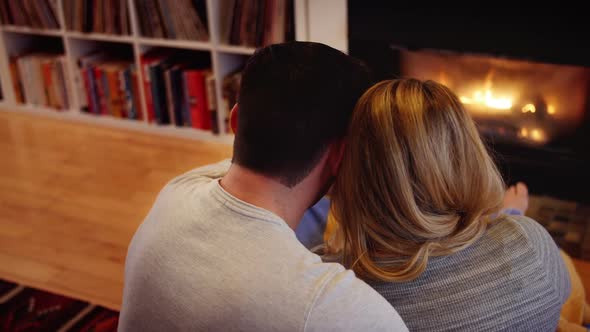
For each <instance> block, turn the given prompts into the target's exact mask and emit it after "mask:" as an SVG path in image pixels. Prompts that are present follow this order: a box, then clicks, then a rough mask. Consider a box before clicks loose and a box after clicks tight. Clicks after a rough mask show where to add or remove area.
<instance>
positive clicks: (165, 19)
mask: <svg viewBox="0 0 590 332" xmlns="http://www.w3.org/2000/svg"><path fill="white" fill-rule="evenodd" d="M157 4H158V9H159V10H158V12H159V13H160V22H162V23H163V27H164V36H165V37H166V38H170V39H176V31H175V30H174V24H173V23H172V18H171V16H170V15H172V13H171V12H170V8H169V7H168V3H167V0H157Z"/></svg>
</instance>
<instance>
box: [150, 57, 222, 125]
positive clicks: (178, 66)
mask: <svg viewBox="0 0 590 332" xmlns="http://www.w3.org/2000/svg"><path fill="white" fill-rule="evenodd" d="M141 66H142V73H143V78H144V82H143V84H144V93H145V98H146V100H145V101H146V106H147V114H148V119H149V121H153V122H156V123H158V124H173V125H176V126H179V127H180V126H185V127H192V128H197V129H202V130H211V131H212V132H213V133H218V132H219V129H218V122H217V102H216V97H215V77H214V75H213V73H212V72H211V70H210V69H209V68H207V66H208V64H205V65H198V64H195V62H194V61H189V60H187V59H182V58H180V57H178V56H177V55H176V54H173V53H169V52H166V51H162V50H157V49H156V50H153V51H151V52H148V53H146V54H144V55H143V56H142V57H141Z"/></svg>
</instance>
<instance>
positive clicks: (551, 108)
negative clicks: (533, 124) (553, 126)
mask: <svg viewBox="0 0 590 332" xmlns="http://www.w3.org/2000/svg"><path fill="white" fill-rule="evenodd" d="M547 113H549V114H551V115H553V114H555V106H553V105H551V104H549V105H547Z"/></svg>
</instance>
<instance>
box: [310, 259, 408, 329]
mask: <svg viewBox="0 0 590 332" xmlns="http://www.w3.org/2000/svg"><path fill="white" fill-rule="evenodd" d="M322 264H323V265H324V266H330V267H331V274H330V277H329V278H327V279H325V282H324V283H322V284H321V285H319V287H318V288H317V290H316V294H315V298H314V299H313V302H312V305H311V306H310V310H309V312H308V314H307V319H306V328H305V330H306V331H326V330H333V331H336V330H337V331H361V330H367V331H407V328H406V326H405V324H404V323H403V321H402V319H401V317H400V316H399V314H398V313H397V311H396V310H395V309H394V308H393V307H392V306H391V305H390V304H389V303H388V302H387V301H386V300H385V299H384V298H383V297H382V296H381V295H379V293H377V292H376V291H375V290H374V289H373V288H371V287H370V286H369V285H367V284H366V283H365V282H363V281H362V280H360V279H358V278H357V277H356V276H355V275H354V273H353V272H352V271H350V270H345V269H344V268H343V267H342V266H341V265H339V264H336V263H322Z"/></svg>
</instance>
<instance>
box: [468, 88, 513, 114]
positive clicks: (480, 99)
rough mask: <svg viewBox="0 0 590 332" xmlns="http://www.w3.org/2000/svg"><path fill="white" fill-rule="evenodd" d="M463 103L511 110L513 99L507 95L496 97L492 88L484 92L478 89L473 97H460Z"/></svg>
mask: <svg viewBox="0 0 590 332" xmlns="http://www.w3.org/2000/svg"><path fill="white" fill-rule="evenodd" d="M459 99H460V100H461V102H462V103H463V104H468V105H471V104H473V105H480V106H486V107H488V108H491V109H494V110H510V109H511V108H512V99H510V98H506V97H496V96H494V93H493V92H492V90H491V89H487V90H485V91H484V92H482V91H481V90H476V91H474V92H473V95H472V96H471V97H465V96H461V97H459Z"/></svg>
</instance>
